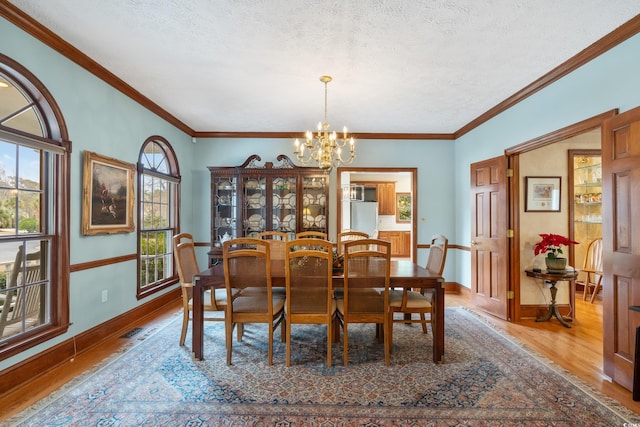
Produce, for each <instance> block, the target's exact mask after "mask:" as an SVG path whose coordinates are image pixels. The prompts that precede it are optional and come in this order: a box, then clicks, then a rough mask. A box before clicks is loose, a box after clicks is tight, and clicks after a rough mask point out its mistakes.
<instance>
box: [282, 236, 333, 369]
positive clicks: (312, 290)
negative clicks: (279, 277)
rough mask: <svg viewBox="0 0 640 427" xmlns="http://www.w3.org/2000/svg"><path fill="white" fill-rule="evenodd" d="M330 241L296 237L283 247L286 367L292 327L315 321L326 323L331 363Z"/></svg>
mask: <svg viewBox="0 0 640 427" xmlns="http://www.w3.org/2000/svg"><path fill="white" fill-rule="evenodd" d="M332 248H333V244H332V243H331V242H329V241H327V240H319V239H317V238H308V239H295V240H292V241H290V242H288V243H287V247H286V254H287V258H286V263H285V264H286V267H285V275H286V289H287V297H286V305H285V318H286V322H285V328H286V334H287V335H286V341H287V350H286V358H287V362H286V363H287V366H290V365H291V326H292V325H293V324H317V325H326V326H327V362H326V363H327V366H331V358H332V357H331V345H332V339H333V319H334V315H335V311H336V303H335V300H334V299H333V284H332V282H333V279H332V275H333V268H332V264H333V255H332Z"/></svg>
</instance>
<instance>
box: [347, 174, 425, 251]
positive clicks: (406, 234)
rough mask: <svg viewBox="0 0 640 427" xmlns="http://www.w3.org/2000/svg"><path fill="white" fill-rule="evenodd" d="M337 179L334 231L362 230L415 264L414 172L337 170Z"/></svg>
mask: <svg viewBox="0 0 640 427" xmlns="http://www.w3.org/2000/svg"><path fill="white" fill-rule="evenodd" d="M337 178H338V180H337V181H338V187H337V204H336V210H337V222H336V224H337V228H336V230H337V232H340V231H342V230H345V229H356V228H363V227H364V228H363V230H358V231H365V232H366V233H368V234H369V235H372V236H373V235H375V236H378V237H379V238H381V239H384V240H389V241H391V242H392V243H391V244H392V256H393V257H394V258H410V259H411V260H412V261H413V262H416V259H417V254H416V252H417V244H416V238H417V237H416V236H417V198H416V197H417V194H418V192H417V169H416V168H348V167H340V168H338V170H337ZM399 212H400V215H398V213H399ZM365 228H366V230H365Z"/></svg>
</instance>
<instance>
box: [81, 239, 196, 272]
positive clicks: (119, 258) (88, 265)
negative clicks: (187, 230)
mask: <svg viewBox="0 0 640 427" xmlns="http://www.w3.org/2000/svg"><path fill="white" fill-rule="evenodd" d="M207 246H208V245H207ZM137 259H138V254H129V255H122V256H117V257H113V258H104V259H99V260H95V261H89V262H82V263H80V264H72V265H70V266H69V271H70V272H71V273H75V272H77V271H82V270H89V269H91V268H97V267H104V266H107V265H111V264H117V263H119V262H126V261H135V260H137Z"/></svg>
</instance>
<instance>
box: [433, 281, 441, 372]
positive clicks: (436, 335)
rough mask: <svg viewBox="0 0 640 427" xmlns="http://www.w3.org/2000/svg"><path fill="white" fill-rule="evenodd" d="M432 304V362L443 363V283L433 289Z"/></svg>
mask: <svg viewBox="0 0 640 427" xmlns="http://www.w3.org/2000/svg"><path fill="white" fill-rule="evenodd" d="M433 296H434V301H433V302H432V304H434V305H433V308H434V313H433V319H431V328H432V329H433V361H434V362H436V363H443V362H444V282H439V283H438V286H436V288H435V289H434V293H433Z"/></svg>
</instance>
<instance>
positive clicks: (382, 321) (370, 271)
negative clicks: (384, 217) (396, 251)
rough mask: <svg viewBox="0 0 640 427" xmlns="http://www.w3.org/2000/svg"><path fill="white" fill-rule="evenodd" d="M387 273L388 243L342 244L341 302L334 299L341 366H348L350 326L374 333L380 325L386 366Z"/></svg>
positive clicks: (387, 349)
mask: <svg viewBox="0 0 640 427" xmlns="http://www.w3.org/2000/svg"><path fill="white" fill-rule="evenodd" d="M390 269H391V243H389V242H387V241H384V240H379V239H361V240H352V241H348V242H345V243H344V291H343V295H342V298H339V299H336V310H337V317H338V320H339V324H340V325H341V326H342V334H343V345H344V365H345V366H346V365H348V364H349V351H348V350H349V324H350V323H373V324H375V325H376V330H378V328H379V326H378V325H382V329H383V332H382V335H383V336H384V361H385V364H387V365H389V363H390V352H391V347H390V343H391V342H390V341H389V338H390V331H389V314H388V312H389V278H390V273H391V270H390ZM376 289H378V290H380V291H376Z"/></svg>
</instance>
